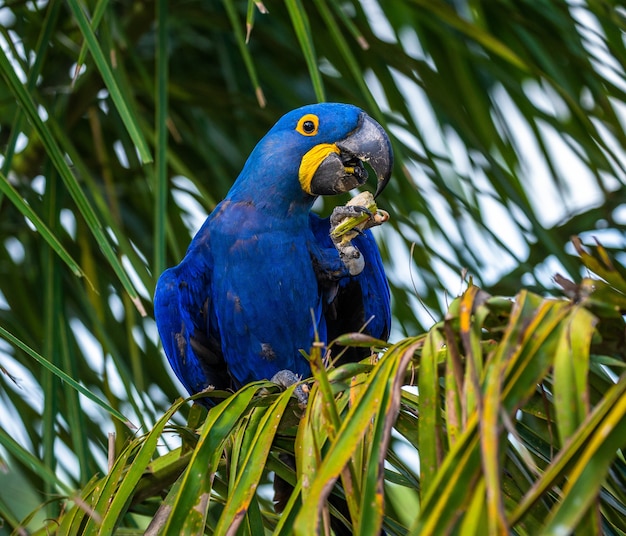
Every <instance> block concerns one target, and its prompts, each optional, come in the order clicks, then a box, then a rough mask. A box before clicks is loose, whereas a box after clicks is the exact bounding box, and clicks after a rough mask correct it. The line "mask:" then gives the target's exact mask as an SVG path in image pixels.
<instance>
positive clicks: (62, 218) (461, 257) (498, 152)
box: [0, 0, 626, 530]
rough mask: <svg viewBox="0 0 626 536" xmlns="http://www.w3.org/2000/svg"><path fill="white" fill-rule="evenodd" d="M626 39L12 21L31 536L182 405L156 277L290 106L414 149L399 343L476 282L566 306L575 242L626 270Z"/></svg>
mask: <svg viewBox="0 0 626 536" xmlns="http://www.w3.org/2000/svg"><path fill="white" fill-rule="evenodd" d="M266 11H268V12H266ZM625 28H626V10H624V8H623V6H622V5H620V3H619V2H613V1H610V0H599V1H594V2H588V3H583V2H573V1H572V2H567V1H561V0H558V1H551V2H538V1H536V0H527V1H523V0H522V1H519V2H508V1H504V0H497V1H491V0H485V1H479V0H457V1H452V0H449V1H445V0H427V1H426V0H404V1H401V0H387V1H385V0H381V1H378V2H377V1H376V0H363V1H361V2H358V1H356V0H354V1H353V0H346V1H344V2H332V1H329V0H312V1H311V2H302V1H299V0H286V1H285V2H278V1H276V2H274V1H269V0H268V1H267V2H266V3H265V5H263V4H262V3H261V2H252V1H248V2H245V1H235V0H222V1H217V0H204V1H201V2H199V1H192V0H190V1H172V2H167V1H166V0H157V1H156V2H149V1H148V2H144V1H133V2H129V1H125V0H118V1H115V2H107V1H106V0H99V1H97V2H95V1H94V2H91V1H87V2H79V0H67V1H66V2H61V1H60V0H51V1H45V0H41V1H35V2H34V1H30V0H29V1H21V0H10V1H8V2H4V3H3V4H2V5H0V44H1V52H0V74H1V75H2V76H1V77H0V153H1V155H2V157H1V158H0V172H1V175H0V190H1V191H0V330H1V332H0V366H1V369H0V371H1V373H0V384H1V392H0V404H1V406H0V414H1V415H2V417H1V419H0V421H1V422H0V445H2V449H1V450H0V464H2V468H3V469H7V468H8V467H10V468H11V470H10V471H8V472H7V471H0V490H2V491H0V509H1V511H2V515H3V516H4V517H5V518H7V520H8V523H7V525H8V526H12V524H14V523H17V520H19V519H21V518H22V517H23V516H25V515H26V514H27V513H28V512H29V511H31V510H33V509H34V508H35V506H37V505H39V504H41V503H43V502H45V501H48V500H52V499H53V498H54V497H55V496H56V495H57V494H58V493H60V492H62V491H63V490H71V489H74V488H76V487H78V486H81V485H84V484H85V483H86V482H87V481H88V480H89V479H90V478H91V476H92V475H93V474H94V473H95V472H96V471H98V470H99V471H102V470H103V469H104V468H105V467H106V453H107V449H108V447H107V444H108V438H107V433H108V432H116V441H117V450H118V452H119V451H120V450H121V448H122V445H123V444H124V442H125V441H126V440H127V439H128V438H129V437H131V436H132V435H133V433H134V432H133V430H132V429H131V428H129V427H128V426H127V425H126V424H125V423H124V421H125V420H128V421H130V422H132V423H133V426H135V427H138V428H139V429H140V430H142V431H145V430H149V429H150V428H151V426H152V425H153V424H154V423H155V422H156V421H157V419H158V418H159V416H160V415H162V413H163V411H164V409H165V408H167V407H168V406H169V404H170V403H171V402H172V401H173V400H174V398H175V397H176V396H177V395H179V394H180V393H181V388H180V386H179V385H178V383H177V382H176V381H175V380H173V378H172V376H171V374H170V372H169V370H168V368H167V366H166V364H165V362H164V358H163V355H162V352H161V351H160V349H159V344H158V340H157V334H156V329H155V325H154V321H153V319H152V314H151V296H152V292H153V289H154V284H155V282H156V278H157V277H158V275H159V273H160V272H161V271H162V269H163V268H164V267H165V266H169V265H172V264H175V263H177V262H178V261H179V260H180V258H181V257H182V255H183V254H184V251H185V248H186V246H187V244H188V242H189V239H190V236H191V235H192V234H193V232H194V231H195V230H196V229H197V228H198V226H199V224H200V222H201V221H202V219H203V218H204V216H205V215H206V213H207V212H209V211H210V210H211V209H212V208H213V207H214V206H215V204H216V203H217V202H218V201H219V200H220V199H221V198H222V197H223V196H224V194H225V193H226V192H227V190H228V188H229V187H230V185H231V184H232V182H233V181H234V179H235V177H236V176H237V174H238V172H239V170H240V169H241V167H242V165H243V163H244V161H245V158H246V156H247V155H248V154H249V152H250V150H251V149H252V147H253V146H254V145H255V143H256V142H257V141H258V139H259V138H260V137H261V136H262V135H263V134H264V133H265V132H266V131H267V129H268V128H269V127H270V126H271V125H272V124H273V123H274V121H275V120H276V119H277V118H278V117H279V116H280V115H282V114H283V113H284V112H286V111H288V110H290V109H292V108H295V107H297V106H300V105H303V104H306V103H309V102H314V101H318V100H330V101H343V102H350V103H353V104H356V105H359V106H361V107H362V108H364V109H365V110H366V111H367V112H368V113H370V115H372V116H374V117H375V118H377V119H378V120H379V121H380V122H381V123H382V124H383V125H384V126H385V127H386V128H387V129H388V131H389V132H390V134H391V136H392V138H393V142H394V150H395V153H396V168H395V172H394V178H393V180H392V182H391V183H390V185H389V187H388V188H387V190H386V191H385V193H384V195H383V197H382V198H381V200H380V206H381V207H382V208H385V209H386V210H388V211H389V212H390V213H391V215H392V223H391V224H389V225H387V226H386V227H387V228H386V229H381V230H380V232H379V233H378V235H377V236H378V238H379V239H380V246H381V249H382V251H383V255H384V258H385V262H386V266H387V270H388V274H389V279H390V282H391V285H392V294H393V313H394V326H395V327H394V332H393V335H392V339H393V340H399V339H401V338H402V337H405V336H410V335H416V334H418V333H421V332H423V331H425V330H426V329H427V328H429V327H430V326H431V325H432V324H433V323H434V321H435V320H439V319H441V317H442V312H443V311H445V310H446V309H447V304H448V302H450V301H451V299H452V298H453V297H454V296H456V295H457V294H459V293H460V292H461V290H462V289H463V288H464V283H463V279H464V274H465V272H464V270H467V273H468V274H469V275H471V277H472V278H473V281H474V282H475V283H476V284H479V285H480V286H481V287H482V288H483V289H485V290H486V291H488V292H490V293H493V294H501V295H510V296H512V295H515V294H516V293H517V292H518V290H519V289H520V288H521V287H522V286H524V287H526V288H529V289H531V290H534V291H537V292H540V293H544V292H551V291H552V290H554V288H555V285H554V282H553V280H552V277H553V275H554V273H555V272H557V271H558V272H560V273H561V274H563V275H564V276H566V277H570V278H571V279H573V280H578V278H579V277H580V275H581V273H580V268H579V266H580V263H579V262H578V261H576V260H574V257H573V255H572V254H573V249H572V248H571V246H569V245H568V241H569V238H570V236H571V235H573V234H578V235H580V236H581V237H582V239H583V241H584V242H587V243H591V242H592V241H593V237H598V238H599V239H600V240H601V241H602V243H603V244H604V245H605V247H606V248H607V249H608V251H609V252H612V253H613V254H614V255H615V257H616V259H617V260H618V261H621V262H622V263H623V262H624V258H623V253H622V251H623V249H624V242H625V237H624V232H623V225H624V223H625V222H626V207H625V203H626V196H625V195H624V194H625V183H626V154H625V147H626V136H625V127H624V125H625V122H626V114H625V110H626V107H625V105H624V102H626V99H625V98H624V97H625V91H626V76H625V71H624V69H625V66H626V50H625V47H626V40H625V38H624V35H625V33H624V30H625ZM339 202H342V200H341V199H339V200H330V201H328V200H327V201H326V206H325V205H324V204H323V203H320V206H319V210H320V211H322V212H324V211H329V210H330V208H331V207H330V203H332V204H333V205H334V204H336V203H339ZM584 273H586V272H584ZM55 367H56V368H55ZM59 369H60V370H61V371H63V372H64V373H66V374H67V377H65V378H64V379H61V377H62V376H61V373H60V372H59ZM72 378H74V379H77V380H79V381H80V384H81V385H82V386H83V387H84V388H86V389H87V390H88V394H89V396H83V395H79V394H78V392H77V389H76V387H75V386H73V385H72V383H71V379H72ZM90 397H91V398H90ZM177 415H178V414H177ZM175 418H179V419H180V422H181V423H183V422H185V419H186V411H185V410H183V411H181V413H180V415H178V416H177V417H175ZM164 448H167V445H165V447H164ZM57 508H58V503H56V502H54V501H51V503H50V506H49V507H48V509H47V511H46V510H41V511H38V513H37V516H38V518H37V519H36V520H35V521H33V523H35V524H36V522H37V520H38V521H39V522H41V521H42V520H43V518H44V517H45V516H46V515H48V516H54V515H55V512H56V509H57ZM0 530H5V529H0Z"/></svg>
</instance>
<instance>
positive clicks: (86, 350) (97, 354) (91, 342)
mask: <svg viewBox="0 0 626 536" xmlns="http://www.w3.org/2000/svg"><path fill="white" fill-rule="evenodd" d="M69 324H70V328H71V330H72V334H73V335H74V338H75V339H76V343H77V344H78V346H79V347H80V350H81V352H82V354H83V355H84V356H85V359H86V360H87V362H88V363H89V366H90V368H91V369H92V370H94V371H98V370H100V371H101V370H103V369H104V352H103V350H102V345H101V344H100V342H99V341H98V339H96V338H95V337H94V335H93V334H92V333H91V331H89V330H88V329H87V328H86V327H85V325H84V324H83V323H82V322H81V321H80V320H78V319H77V318H70V319H69Z"/></svg>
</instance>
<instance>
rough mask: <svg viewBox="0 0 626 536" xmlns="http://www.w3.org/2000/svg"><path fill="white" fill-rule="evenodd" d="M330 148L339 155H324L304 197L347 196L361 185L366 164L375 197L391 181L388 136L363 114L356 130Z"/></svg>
mask: <svg viewBox="0 0 626 536" xmlns="http://www.w3.org/2000/svg"><path fill="white" fill-rule="evenodd" d="M334 146H335V147H336V148H337V149H338V150H339V152H334V151H332V152H328V153H327V155H326V157H325V158H324V159H323V160H322V162H321V163H320V164H319V166H318V167H317V169H316V171H315V173H314V174H313V177H312V178H311V181H310V187H309V188H308V189H307V191H308V193H310V194H312V195H335V194H340V193H344V192H347V191H349V190H352V189H353V188H356V187H357V186H360V185H362V184H364V183H365V181H366V180H367V170H366V169H365V167H364V166H363V162H368V163H369V165H370V166H371V168H372V169H373V170H374V173H376V178H377V185H376V193H375V194H374V197H376V196H377V195H378V194H380V192H382V191H383V190H384V189H385V186H387V183H388V182H389V179H390V178H391V170H392V168H393V152H392V150H391V141H390V140H389V136H387V133H386V132H385V131H384V129H383V127H381V126H380V125H379V124H378V123H377V122H376V121H374V119H372V118H371V117H370V116H369V115H367V114H366V113H365V112H362V113H361V115H360V116H359V121H358V125H357V128H356V129H354V130H353V131H352V132H351V133H350V134H349V135H348V136H347V137H345V138H344V139H343V140H341V141H338V142H336V143H335V144H334Z"/></svg>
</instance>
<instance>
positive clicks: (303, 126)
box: [296, 114, 320, 136]
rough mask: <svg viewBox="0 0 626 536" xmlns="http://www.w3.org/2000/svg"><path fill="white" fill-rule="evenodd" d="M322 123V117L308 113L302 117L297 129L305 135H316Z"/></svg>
mask: <svg viewBox="0 0 626 536" xmlns="http://www.w3.org/2000/svg"><path fill="white" fill-rule="evenodd" d="M319 124H320V119H319V117H317V116H316V115H315V114H306V115H303V116H302V117H301V118H300V121H298V124H297V125H296V130H297V131H298V132H299V133H300V134H302V135H303V136H315V135H316V134H317V129H318V127H319Z"/></svg>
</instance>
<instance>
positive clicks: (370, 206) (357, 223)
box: [330, 192, 389, 242]
mask: <svg viewBox="0 0 626 536" xmlns="http://www.w3.org/2000/svg"><path fill="white" fill-rule="evenodd" d="M346 206H354V207H364V208H366V209H367V210H368V211H369V212H363V213H362V214H360V215H358V216H350V217H347V218H346V219H344V220H343V221H342V222H341V223H340V224H339V225H337V226H336V227H335V228H334V229H333V230H332V231H331V232H330V234H331V236H332V237H333V238H334V239H337V238H341V240H342V242H348V241H350V240H352V239H353V238H354V237H355V236H356V235H357V234H358V233H359V232H362V231H364V230H365V229H369V228H370V227H375V226H376V225H381V224H383V223H385V222H386V221H387V220H389V213H388V212H387V211H385V210H380V209H379V208H378V207H377V206H376V201H374V196H373V195H372V194H371V193H370V192H361V193H360V194H359V195H357V196H355V197H353V198H352V199H350V201H348V202H347V203H346Z"/></svg>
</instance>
